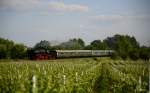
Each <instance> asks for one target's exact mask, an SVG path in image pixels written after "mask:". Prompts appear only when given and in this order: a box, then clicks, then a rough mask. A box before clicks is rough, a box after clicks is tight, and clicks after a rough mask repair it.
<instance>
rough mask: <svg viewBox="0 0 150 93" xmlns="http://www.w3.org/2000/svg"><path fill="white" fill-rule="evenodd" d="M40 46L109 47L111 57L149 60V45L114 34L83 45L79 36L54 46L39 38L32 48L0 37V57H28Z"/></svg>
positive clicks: (53, 48)
mask: <svg viewBox="0 0 150 93" xmlns="http://www.w3.org/2000/svg"><path fill="white" fill-rule="evenodd" d="M41 48H42V49H48V50H56V49H62V50H63V49H67V50H79V49H83V50H105V49H111V50H115V51H116V52H115V53H114V54H113V55H112V59H118V58H121V59H124V60H126V59H128V58H130V59H132V60H138V59H143V60H149V58H150V46H140V44H139V42H138V41H137V40H136V39H135V37H133V36H132V37H131V36H128V35H119V34H116V35H114V36H112V37H107V38H106V39H104V40H94V41H92V42H91V43H90V44H89V45H85V42H84V41H83V40H82V39H81V38H74V39H70V40H68V41H66V42H62V43H61V44H59V45H55V46H52V45H51V43H50V42H49V41H46V40H41V41H40V42H38V43H36V44H35V46H34V47H32V48H28V47H26V46H25V45H23V44H16V43H14V42H13V41H10V40H6V39H3V38H0V59H28V58H29V57H28V54H29V53H30V52H31V51H34V50H37V49H41Z"/></svg>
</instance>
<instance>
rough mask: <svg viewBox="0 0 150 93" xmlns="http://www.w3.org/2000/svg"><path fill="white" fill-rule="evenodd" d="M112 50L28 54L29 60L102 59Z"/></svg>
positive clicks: (55, 51)
mask: <svg viewBox="0 0 150 93" xmlns="http://www.w3.org/2000/svg"><path fill="white" fill-rule="evenodd" d="M114 52H115V51H114V50H45V49H39V50H35V51H32V53H31V52H30V54H29V55H30V59H31V60H50V59H60V58H81V57H102V56H111V55H112V54H113V53H114Z"/></svg>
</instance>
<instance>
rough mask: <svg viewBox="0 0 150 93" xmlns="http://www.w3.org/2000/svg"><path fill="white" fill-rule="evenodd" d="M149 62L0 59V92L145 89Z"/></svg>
mask: <svg viewBox="0 0 150 93" xmlns="http://www.w3.org/2000/svg"><path fill="white" fill-rule="evenodd" d="M148 67H149V62H145V61H141V60H139V61H129V60H127V61H122V60H111V59H108V58H78V59H59V60H49V61H36V62H35V61H17V62H1V63H0V93H148V91H149V68H148Z"/></svg>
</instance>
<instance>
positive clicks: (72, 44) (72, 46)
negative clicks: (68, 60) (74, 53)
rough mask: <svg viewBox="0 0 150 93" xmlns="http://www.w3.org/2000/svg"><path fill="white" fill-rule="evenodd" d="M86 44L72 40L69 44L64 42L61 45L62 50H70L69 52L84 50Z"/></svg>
mask: <svg viewBox="0 0 150 93" xmlns="http://www.w3.org/2000/svg"><path fill="white" fill-rule="evenodd" d="M84 46H85V43H84V41H83V40H82V39H80V38H79V39H76V38H74V39H70V40H69V41H67V42H63V43H61V44H60V45H59V48H60V49H68V50H72V49H75V50H78V49H84Z"/></svg>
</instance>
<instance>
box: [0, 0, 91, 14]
mask: <svg viewBox="0 0 150 93" xmlns="http://www.w3.org/2000/svg"><path fill="white" fill-rule="evenodd" d="M0 9H1V10H13V11H14V10H15V11H24V10H32V9H34V10H38V9H39V10H42V11H55V12H87V11H88V10H89V8H88V7H87V6H84V5H79V4H65V3H63V2H56V1H55V2H54V1H53V0H50V1H46V0H0Z"/></svg>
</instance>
